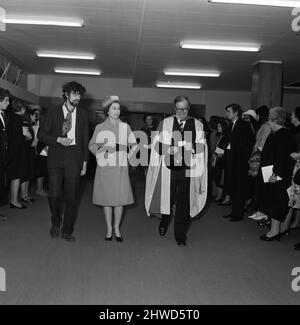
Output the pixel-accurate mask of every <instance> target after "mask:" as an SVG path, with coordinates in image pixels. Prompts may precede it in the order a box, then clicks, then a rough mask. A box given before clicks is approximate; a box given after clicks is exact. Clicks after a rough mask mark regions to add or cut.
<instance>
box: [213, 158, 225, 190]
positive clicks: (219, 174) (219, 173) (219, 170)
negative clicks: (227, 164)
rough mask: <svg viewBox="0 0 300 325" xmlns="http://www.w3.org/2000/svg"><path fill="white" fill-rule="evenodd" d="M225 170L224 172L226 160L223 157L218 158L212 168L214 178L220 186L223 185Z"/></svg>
mask: <svg viewBox="0 0 300 325" xmlns="http://www.w3.org/2000/svg"><path fill="white" fill-rule="evenodd" d="M223 172H224V160H223V159H222V158H217V159H216V164H215V166H214V167H213V169H212V180H213V181H214V182H215V183H216V185H217V186H218V187H222V186H223Z"/></svg>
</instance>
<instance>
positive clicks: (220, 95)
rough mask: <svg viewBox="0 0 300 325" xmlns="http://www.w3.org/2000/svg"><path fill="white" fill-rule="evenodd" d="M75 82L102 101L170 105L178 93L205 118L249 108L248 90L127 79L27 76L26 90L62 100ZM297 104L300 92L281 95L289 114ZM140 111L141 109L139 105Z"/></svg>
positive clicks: (88, 94)
mask: <svg viewBox="0 0 300 325" xmlns="http://www.w3.org/2000/svg"><path fill="white" fill-rule="evenodd" d="M74 79H75V80H77V81H78V82H80V83H82V84H83V85H84V86H85V87H86V88H87V94H86V96H87V97H89V98H93V99H95V100H101V99H103V98H104V97H105V96H107V95H112V94H116V95H118V96H119V97H120V99H121V100H123V101H126V102H132V103H134V102H140V103H142V102H146V103H172V101H173V99H174V97H176V96H177V95H179V94H185V95H187V96H188V97H189V98H190V100H191V102H192V103H193V104H204V105H206V118H209V117H210V116H211V115H220V116H224V114H225V112H224V107H225V106H226V105H228V104H231V103H238V104H240V105H241V106H242V108H243V109H249V108H250V107H251V91H250V90H249V91H212V90H209V91H206V90H180V89H156V88H133V87H132V86H131V80H130V79H107V78H106V79H105V78H99V77H74V76H56V75H29V77H28V82H27V85H28V90H29V91H31V92H33V93H34V94H36V95H38V96H43V97H57V98H61V85H62V84H63V83H65V82H67V81H70V80H74ZM299 105H300V93H284V96H283V107H285V108H287V109H288V110H289V111H292V110H293V108H294V107H296V106H299ZM141 110H143V107H142V106H141Z"/></svg>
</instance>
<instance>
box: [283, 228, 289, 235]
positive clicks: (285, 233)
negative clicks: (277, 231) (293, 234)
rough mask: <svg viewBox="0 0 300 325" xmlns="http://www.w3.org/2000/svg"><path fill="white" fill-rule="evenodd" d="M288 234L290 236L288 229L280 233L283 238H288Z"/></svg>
mask: <svg viewBox="0 0 300 325" xmlns="http://www.w3.org/2000/svg"><path fill="white" fill-rule="evenodd" d="M289 234H290V229H287V230H285V231H283V232H281V235H283V236H284V235H285V236H289Z"/></svg>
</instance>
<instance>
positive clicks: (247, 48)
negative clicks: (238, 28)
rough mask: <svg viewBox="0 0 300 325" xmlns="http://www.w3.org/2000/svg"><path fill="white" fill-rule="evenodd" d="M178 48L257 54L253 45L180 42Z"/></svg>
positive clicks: (257, 46) (257, 49)
mask: <svg viewBox="0 0 300 325" xmlns="http://www.w3.org/2000/svg"><path fill="white" fill-rule="evenodd" d="M180 46H181V47H182V48H183V49H193V50H215V51H241V52H258V51H259V50H260V46H259V45H254V44H239V43H214V42H209V43H208V42H205V43H204V42H198V41H185V42H181V43H180Z"/></svg>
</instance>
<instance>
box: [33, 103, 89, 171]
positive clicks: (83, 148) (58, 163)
mask: <svg viewBox="0 0 300 325" xmlns="http://www.w3.org/2000/svg"><path fill="white" fill-rule="evenodd" d="M63 122H64V114H63V109H62V106H59V107H55V108H52V109H48V110H47V114H46V116H45V117H44V118H43V119H42V122H41V126H40V128H39V131H38V139H39V141H41V142H42V143H44V144H45V145H47V146H49V151H48V168H56V167H62V166H64V157H65V152H66V151H69V152H70V151H72V161H71V162H69V163H72V164H78V168H81V167H82V165H83V162H84V161H87V160H88V155H89V150H88V144H89V125H88V119H87V115H86V113H85V112H84V111H83V110H82V109H80V107H77V113H76V128H75V136H76V145H74V146H73V145H72V146H67V147H65V146H63V145H61V144H59V143H57V142H56V140H57V138H58V137H62V126H63ZM68 156H69V155H68Z"/></svg>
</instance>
